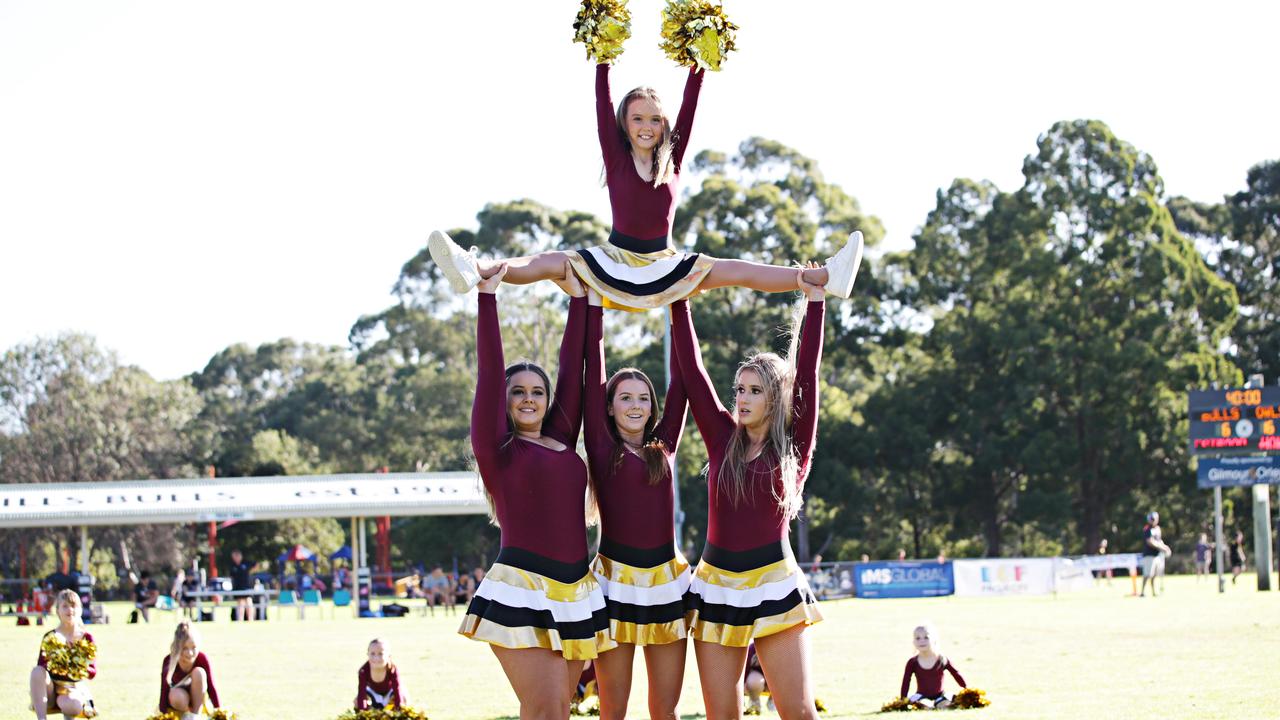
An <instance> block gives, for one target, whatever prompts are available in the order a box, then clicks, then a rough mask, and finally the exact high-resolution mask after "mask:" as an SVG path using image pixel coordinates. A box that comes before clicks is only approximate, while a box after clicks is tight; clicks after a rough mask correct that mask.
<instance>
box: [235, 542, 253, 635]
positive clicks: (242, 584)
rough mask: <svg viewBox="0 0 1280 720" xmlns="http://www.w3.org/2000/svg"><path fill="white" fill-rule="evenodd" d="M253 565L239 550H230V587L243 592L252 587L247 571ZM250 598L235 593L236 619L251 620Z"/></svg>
mask: <svg viewBox="0 0 1280 720" xmlns="http://www.w3.org/2000/svg"><path fill="white" fill-rule="evenodd" d="M252 569H253V566H252V565H250V564H249V563H247V562H245V561H244V554H243V553H241V552H240V551H239V550H232V551H231V589H232V590H233V591H236V592H243V591H246V590H252V589H253V580H252V579H250V577H249V571H250V570H252ZM251 600H252V598H250V597H249V596H248V595H236V612H235V618H236V620H251V619H253V618H252V613H251V612H250V610H251V609H252V607H253V606H252V603H251Z"/></svg>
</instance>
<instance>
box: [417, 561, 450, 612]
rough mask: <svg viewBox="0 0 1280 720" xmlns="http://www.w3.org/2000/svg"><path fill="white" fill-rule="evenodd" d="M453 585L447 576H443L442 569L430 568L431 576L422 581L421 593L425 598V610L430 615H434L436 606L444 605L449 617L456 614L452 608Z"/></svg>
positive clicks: (438, 567) (437, 567)
mask: <svg viewBox="0 0 1280 720" xmlns="http://www.w3.org/2000/svg"><path fill="white" fill-rule="evenodd" d="M452 585H453V583H451V582H450V581H449V576H448V575H445V574H444V568H442V567H440V566H439V565H436V566H435V567H433V568H431V574H430V575H428V576H427V577H426V578H424V579H423V581H422V592H423V595H424V596H425V597H426V598H427V609H428V610H430V611H431V614H432V615H435V614H436V605H437V604H444V606H445V609H446V610H447V611H448V612H449V614H450V615H452V614H454V613H455V612H457V610H456V609H455V608H454V604H453V598H454V591H453V587H452Z"/></svg>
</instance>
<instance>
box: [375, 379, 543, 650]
mask: <svg viewBox="0 0 1280 720" xmlns="http://www.w3.org/2000/svg"><path fill="white" fill-rule="evenodd" d="M522 372H531V373H533V374H535V375H537V376H538V377H539V378H541V379H542V384H543V385H545V386H546V388H547V412H551V405H552V403H551V378H549V377H547V371H546V370H543V369H542V366H540V365H538V364H537V363H535V362H532V361H530V360H517V361H516V362H513V363H511V364H510V365H508V366H507V369H506V371H505V373H504V375H505V380H506V384H507V385H510V384H511V378H512V377H513V376H514V375H515V374H516V373H522ZM503 404H504V405H505V410H504V412H506V414H507V433H508V434H507V438H506V439H505V440H503V441H502V446H501V447H504V448H505V447H506V446H507V445H510V444H511V443H512V442H514V441H515V438H516V421H515V418H513V417H511V407H510V404H509V403H507V401H506V400H505V399H504V400H503ZM557 409H558V408H557ZM546 421H547V417H546V415H543V417H542V422H543V423H546ZM471 469H472V470H473V471H474V472H475V474H476V484H477V485H479V487H480V492H482V493H484V500H485V502H486V503H488V504H489V523H490V524H491V525H493V526H494V527H502V526H501V525H500V524H498V508H497V506H496V505H494V504H493V494H492V493H490V492H489V489H488V488H486V487H485V486H484V481H483V480H481V479H480V468H479V467H477V466H476V464H475V458H472V461H471ZM370 644H372V643H370Z"/></svg>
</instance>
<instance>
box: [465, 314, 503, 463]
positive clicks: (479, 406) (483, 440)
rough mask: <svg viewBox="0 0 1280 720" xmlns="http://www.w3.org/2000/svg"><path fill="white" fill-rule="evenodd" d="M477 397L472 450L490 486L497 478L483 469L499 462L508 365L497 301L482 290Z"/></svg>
mask: <svg viewBox="0 0 1280 720" xmlns="http://www.w3.org/2000/svg"><path fill="white" fill-rule="evenodd" d="M476 365H477V368H476V397H475V400H473V401H472V403H471V450H472V452H474V453H475V454H476V461H477V463H478V464H479V465H480V468H481V470H482V472H481V473H480V476H481V479H482V480H483V481H484V483H485V485H486V486H487V485H488V484H489V483H491V482H494V481H495V480H496V478H491V477H488V475H489V474H490V473H485V472H483V470H484V468H485V467H486V466H491V465H492V464H493V463H495V462H496V461H497V458H498V448H499V447H500V446H501V445H502V440H503V438H504V437H505V436H506V434H507V432H508V430H507V382H506V376H505V374H504V373H505V370H506V365H505V364H504V360H503V357H502V331H501V329H499V327H498V301H497V298H496V297H495V296H494V295H493V293H484V292H482V293H480V306H479V309H478V311H477V313H476Z"/></svg>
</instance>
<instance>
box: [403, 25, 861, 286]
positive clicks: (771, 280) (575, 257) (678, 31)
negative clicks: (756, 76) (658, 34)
mask: <svg viewBox="0 0 1280 720" xmlns="http://www.w3.org/2000/svg"><path fill="white" fill-rule="evenodd" d="M665 20H666V21H665V22H664V31H663V34H664V38H665V40H666V44H665V45H664V48H665V49H666V50H667V54H668V55H669V56H670V57H672V58H673V59H675V60H677V62H680V63H681V64H682V65H688V66H689V75H688V78H687V80H686V81H685V88H684V100H683V102H682V103H681V105H680V112H679V114H678V115H677V116H676V122H675V125H674V126H672V124H671V121H670V119H669V117H668V115H667V113H666V111H665V110H664V109H663V106H662V101H661V100H660V99H659V98H658V94H657V93H656V92H655V91H654V90H653V89H652V88H648V87H638V88H635V89H634V90H632V91H630V92H628V93H627V94H626V96H625V97H623V98H622V102H621V103H619V104H618V106H617V109H616V111H615V109H614V106H613V100H612V97H611V94H610V89H609V67H610V63H611V62H612V61H613V60H614V59H616V58H617V56H618V55H620V54H621V52H622V46H621V43H622V41H623V40H624V39H626V38H627V37H628V36H630V14H629V13H628V12H627V10H626V7H625V3H621V2H617V1H616V0H584V1H583V4H582V10H581V12H580V13H579V15H578V22H577V23H575V25H574V27H575V28H577V29H578V35H577V37H576V39H577V40H579V41H581V42H583V43H584V44H586V45H587V49H588V50H587V54H588V57H594V58H595V59H596V60H597V61H598V62H599V64H598V65H597V66H596V124H597V131H598V134H599V140H600V149H601V152H602V154H603V156H604V175H605V184H606V185H607V186H608V188H609V205H610V208H611V209H612V211H613V228H612V231H611V232H610V234H609V240H608V243H607V244H605V245H598V246H595V247H591V248H586V249H583V250H578V251H577V252H566V251H560V250H554V251H548V252H543V253H539V254H537V255H532V256H529V257H523V258H508V259H501V258H499V259H495V260H480V259H477V258H476V256H475V248H472V249H471V251H466V250H463V249H462V248H461V247H460V246H459V245H458V244H457V243H455V242H453V240H452V239H451V238H449V236H448V235H446V234H445V233H443V232H440V231H435V232H432V233H431V236H430V238H429V239H428V242H427V246H428V249H429V250H430V251H431V257H432V259H433V260H434V261H435V263H436V265H437V266H439V268H440V270H441V272H442V273H443V274H444V276H445V278H446V279H447V280H448V281H449V284H450V286H451V287H452V288H453V290H454V291H455V292H457V293H460V294H461V293H465V292H467V291H469V290H470V289H471V288H473V287H475V285H476V284H477V283H479V282H480V280H482V279H484V278H488V277H490V276H492V275H493V274H494V273H496V272H498V268H499V267H500V266H502V265H505V266H506V268H507V274H506V275H505V277H504V278H503V280H504V281H505V282H508V283H513V284H517V285H523V284H527V283H532V282H537V281H538V280H563V279H565V278H564V273H565V270H564V268H565V264H566V262H568V263H571V264H572V268H573V272H575V273H576V274H577V275H578V276H579V277H580V278H581V279H582V281H583V282H584V283H586V284H587V285H589V286H591V288H592V289H594V290H595V291H596V292H597V293H599V294H600V295H601V297H602V298H603V299H604V306H605V307H613V308H620V309H626V310H647V309H653V308H659V307H664V306H666V305H669V304H671V303H673V302H675V301H677V300H680V299H682V298H685V297H689V296H690V295H693V294H696V293H698V292H701V291H703V290H709V289H712V288H718V287H730V286H738V287H745V288H750V289H752V290H757V291H761V292H792V291H795V290H798V289H801V285H800V284H799V279H800V278H801V277H803V279H804V282H805V283H806V284H811V285H817V286H819V287H823V288H825V289H826V290H827V292H828V293H830V294H832V295H836V296H838V297H842V298H847V297H849V294H850V293H851V292H852V290H853V281H854V277H855V276H856V275H857V273H858V266H859V264H861V262H862V233H861V232H856V231H855V232H854V233H853V234H852V235H851V236H850V237H849V242H848V243H847V244H846V245H845V246H844V247H843V249H841V250H840V251H839V252H838V253H836V254H835V255H834V256H832V257H831V258H829V259H828V260H827V262H826V264H825V265H823V266H821V267H815V268H807V269H800V268H788V267H782V266H777V265H765V264H763V263H756V262H750V261H746V260H735V259H721V258H713V257H710V256H707V255H702V254H699V253H686V252H681V251H678V250H676V249H675V248H674V247H672V245H671V240H670V232H671V223H672V220H673V219H674V218H675V207H676V197H677V195H678V187H677V186H678V183H679V180H680V173H681V170H682V168H683V165H684V155H685V151H686V150H687V149H688V147H689V134H690V132H692V129H693V116H694V110H695V109H696V107H697V103H698V94H699V92H700V91H701V89H702V79H703V76H704V75H705V71H704V70H705V69H707V68H709V69H712V70H718V69H719V65H720V62H721V60H722V58H723V55H724V53H725V52H727V51H729V50H732V49H733V31H734V30H736V29H737V26H735V25H733V24H732V23H730V22H728V20H727V19H726V18H724V17H723V11H722V10H721V9H720V7H719V5H715V4H712V3H709V2H706V0H684V1H683V2H673V3H669V5H668V8H667V15H666V18H665ZM708 23H710V24H708ZM695 24H696V25H698V26H699V27H701V28H703V29H701V30H699V31H698V34H697V35H696V36H689V37H685V36H684V29H685V28H688V27H692V25H695Z"/></svg>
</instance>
